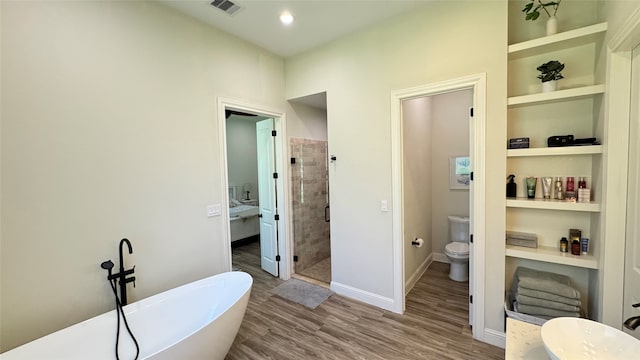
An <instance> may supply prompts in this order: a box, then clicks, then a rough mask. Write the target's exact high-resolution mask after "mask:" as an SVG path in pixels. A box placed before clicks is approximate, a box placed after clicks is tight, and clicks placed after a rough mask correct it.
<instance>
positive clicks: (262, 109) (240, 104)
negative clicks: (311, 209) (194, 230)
mask: <svg viewBox="0 0 640 360" xmlns="http://www.w3.org/2000/svg"><path fill="white" fill-rule="evenodd" d="M226 109H233V110H239V111H243V112H248V113H253V114H257V115H262V116H265V117H270V118H273V119H274V126H275V130H276V132H277V135H276V137H275V139H274V141H275V146H276V150H275V151H276V156H275V162H276V165H275V167H276V172H278V174H279V178H278V183H277V194H276V201H277V203H278V204H279V205H278V215H279V216H280V221H278V222H277V228H278V237H279V239H280V241H278V244H277V246H278V253H279V254H280V255H281V259H280V267H279V271H278V272H279V277H280V279H282V280H288V279H289V278H291V272H292V269H293V261H292V260H291V258H292V257H291V256H289V255H288V254H290V253H291V248H292V246H293V245H292V243H291V241H290V234H291V231H292V230H291V226H290V221H289V213H290V201H289V193H288V192H287V191H285V190H284V189H288V188H289V181H288V178H289V173H288V167H287V164H288V161H289V159H288V155H289V154H288V153H287V144H286V143H285V142H286V139H287V134H286V128H287V126H286V124H287V123H286V117H287V116H286V113H285V112H284V111H282V110H278V109H273V108H270V107H266V106H262V105H256V104H252V103H248V102H246V101H241V100H235V99H229V98H224V97H218V98H217V118H218V137H219V141H218V151H219V154H220V156H221V161H220V174H222V181H221V184H220V185H221V188H220V191H221V194H222V202H223V207H224V206H225V205H226V206H227V207H228V206H229V197H228V194H229V192H228V188H229V172H228V168H227V166H228V164H227V131H226V121H224V119H225V110H226ZM221 216H222V228H221V232H220V236H221V237H222V238H223V239H226V241H227V243H228V247H227V248H228V252H227V258H226V265H227V266H226V267H227V269H228V271H231V265H232V259H231V234H230V226H229V212H228V211H223V212H222V214H221Z"/></svg>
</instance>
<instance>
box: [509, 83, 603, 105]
mask: <svg viewBox="0 0 640 360" xmlns="http://www.w3.org/2000/svg"><path fill="white" fill-rule="evenodd" d="M604 91H605V86H604V85H591V86H583V87H579V88H573V89H565V90H557V91H552V92H547V93H539V94H531V95H522V96H514V97H510V98H509V99H507V105H509V106H516V105H533V104H536V103H544V102H550V101H560V100H570V99H578V98H581V97H585V96H593V95H598V94H604Z"/></svg>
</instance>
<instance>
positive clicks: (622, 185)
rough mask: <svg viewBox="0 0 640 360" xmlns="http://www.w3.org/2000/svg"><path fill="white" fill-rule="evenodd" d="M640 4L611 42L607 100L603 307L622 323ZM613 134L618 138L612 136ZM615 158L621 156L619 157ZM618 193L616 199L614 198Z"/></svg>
mask: <svg viewBox="0 0 640 360" xmlns="http://www.w3.org/2000/svg"><path fill="white" fill-rule="evenodd" d="M639 39H640V9H636V11H635V12H634V13H633V14H632V15H631V16H629V18H628V19H627V20H626V22H624V23H623V24H622V25H621V26H620V28H619V30H617V32H616V33H615V34H614V35H613V36H612V37H611V39H610V40H609V42H608V43H607V71H606V72H607V94H606V96H607V101H606V104H605V114H606V115H605V116H606V126H605V135H604V138H605V139H608V140H609V141H607V143H605V154H606V155H607V157H606V162H605V182H604V187H603V188H604V191H605V194H604V198H603V204H605V208H604V213H605V214H606V216H605V217H604V230H603V231H602V232H601V238H602V239H624V241H606V242H605V244H604V255H601V258H600V261H602V263H603V268H602V270H601V271H599V272H598V273H599V276H598V277H599V280H600V284H601V285H600V286H599V293H598V298H599V299H601V301H600V304H599V306H598V309H597V312H598V314H599V315H600V317H599V318H600V319H601V321H602V322H603V323H605V324H607V325H609V326H612V327H614V328H616V329H621V328H622V323H623V322H624V317H623V304H622V301H621V299H623V295H624V276H623V274H624V267H625V264H624V258H625V244H626V229H627V219H626V214H627V176H628V162H629V153H628V152H629V121H630V116H631V113H630V107H631V99H630V95H631V69H632V56H631V55H632V51H633V49H634V48H635V47H636V46H638V45H640V41H639ZM612 139H616V140H615V141H612ZM613 159H615V161H614V160H613ZM613 199H616V201H613Z"/></svg>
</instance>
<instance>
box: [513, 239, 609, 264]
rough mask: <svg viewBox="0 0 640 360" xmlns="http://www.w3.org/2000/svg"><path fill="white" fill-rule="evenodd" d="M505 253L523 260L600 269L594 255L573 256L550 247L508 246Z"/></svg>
mask: <svg viewBox="0 0 640 360" xmlns="http://www.w3.org/2000/svg"><path fill="white" fill-rule="evenodd" d="M505 253H506V255H507V256H510V257H516V258H521V259H530V260H536V261H544V262H548V263H554V264H563V265H570V266H577V267H582V268H587V269H598V260H597V259H596V257H595V256H593V255H571V253H563V252H560V250H559V249H558V248H555V247H550V246H539V247H537V248H528V247H522V246H514V245H507V246H506V249H505Z"/></svg>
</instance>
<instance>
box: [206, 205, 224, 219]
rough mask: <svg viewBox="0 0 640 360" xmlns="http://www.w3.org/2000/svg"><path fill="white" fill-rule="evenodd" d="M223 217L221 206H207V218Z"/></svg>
mask: <svg viewBox="0 0 640 360" xmlns="http://www.w3.org/2000/svg"><path fill="white" fill-rule="evenodd" d="M220 215H222V207H221V206H220V204H213V205H208V206H207V217H214V216H220Z"/></svg>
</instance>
